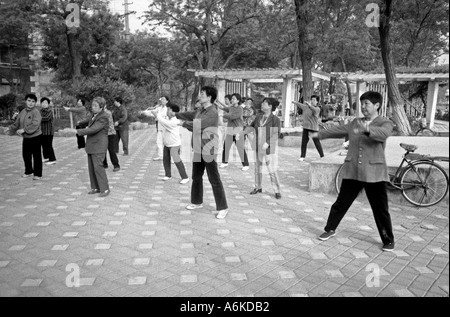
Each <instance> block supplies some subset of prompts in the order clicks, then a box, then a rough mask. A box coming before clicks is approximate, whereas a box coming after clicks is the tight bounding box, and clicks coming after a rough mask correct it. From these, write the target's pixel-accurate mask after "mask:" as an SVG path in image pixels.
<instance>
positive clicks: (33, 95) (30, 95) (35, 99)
mask: <svg viewBox="0 0 450 317" xmlns="http://www.w3.org/2000/svg"><path fill="white" fill-rule="evenodd" d="M28 98H30V99H33V100H34V101H35V102H37V97H36V95H35V94H28V95H26V96H25V101H26V100H27V99H28Z"/></svg>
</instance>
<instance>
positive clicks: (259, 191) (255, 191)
mask: <svg viewBox="0 0 450 317" xmlns="http://www.w3.org/2000/svg"><path fill="white" fill-rule="evenodd" d="M258 193H262V188H260V189H257V188H255V189H254V190H252V192H251V193H250V195H256V194H258Z"/></svg>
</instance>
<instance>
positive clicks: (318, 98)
mask: <svg viewBox="0 0 450 317" xmlns="http://www.w3.org/2000/svg"><path fill="white" fill-rule="evenodd" d="M313 98H316V100H317V102H320V97H319V96H317V95H311V99H313Z"/></svg>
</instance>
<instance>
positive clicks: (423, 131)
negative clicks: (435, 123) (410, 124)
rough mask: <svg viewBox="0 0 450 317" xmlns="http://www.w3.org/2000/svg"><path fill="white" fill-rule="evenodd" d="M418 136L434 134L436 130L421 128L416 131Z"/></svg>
mask: <svg viewBox="0 0 450 317" xmlns="http://www.w3.org/2000/svg"><path fill="white" fill-rule="evenodd" d="M416 135H417V136H434V131H433V130H431V129H428V128H423V129H419V130H418V131H417V132H416Z"/></svg>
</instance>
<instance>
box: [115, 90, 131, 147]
mask: <svg viewBox="0 0 450 317" xmlns="http://www.w3.org/2000/svg"><path fill="white" fill-rule="evenodd" d="M114 106H115V108H114V112H113V120H114V127H115V129H116V139H115V141H116V143H115V145H114V149H115V151H116V153H119V141H120V140H122V146H123V155H128V139H129V123H128V112H127V108H125V106H124V105H123V100H122V98H120V97H116V98H114Z"/></svg>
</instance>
